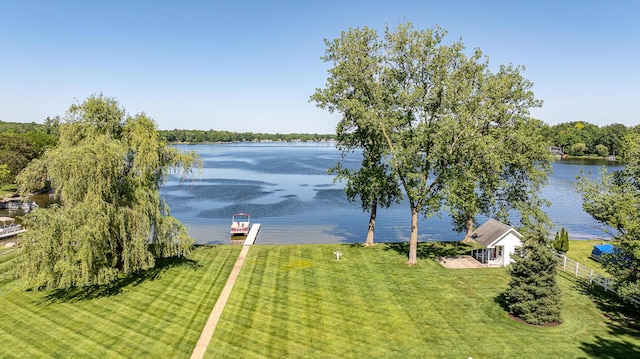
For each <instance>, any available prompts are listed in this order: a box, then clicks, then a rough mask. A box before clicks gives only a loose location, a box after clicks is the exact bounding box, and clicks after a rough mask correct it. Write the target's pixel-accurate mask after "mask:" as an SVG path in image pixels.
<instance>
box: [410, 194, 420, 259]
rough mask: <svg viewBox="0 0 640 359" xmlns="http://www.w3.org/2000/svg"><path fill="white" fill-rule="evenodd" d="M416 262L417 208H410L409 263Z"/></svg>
mask: <svg viewBox="0 0 640 359" xmlns="http://www.w3.org/2000/svg"><path fill="white" fill-rule="evenodd" d="M416 263H418V209H417V208H415V207H414V208H411V238H410V239H409V265H414V264H416Z"/></svg>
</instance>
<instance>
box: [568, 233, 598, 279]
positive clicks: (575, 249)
mask: <svg viewBox="0 0 640 359" xmlns="http://www.w3.org/2000/svg"><path fill="white" fill-rule="evenodd" d="M602 243H605V242H604V241H602V240H577V241H569V251H568V252H567V253H566V256H567V257H569V258H571V259H573V260H574V261H576V262H578V263H580V264H582V265H585V266H587V267H589V268H591V269H593V270H595V271H597V272H598V273H600V274H603V275H606V274H607V273H606V272H605V270H604V268H603V267H602V265H601V264H600V262H598V261H595V260H593V259H592V258H591V251H592V250H593V245H594V244H602Z"/></svg>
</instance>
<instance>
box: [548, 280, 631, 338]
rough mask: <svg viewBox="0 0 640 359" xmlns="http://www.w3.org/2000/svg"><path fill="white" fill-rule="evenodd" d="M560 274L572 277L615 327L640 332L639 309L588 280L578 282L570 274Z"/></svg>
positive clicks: (576, 284)
mask: <svg viewBox="0 0 640 359" xmlns="http://www.w3.org/2000/svg"><path fill="white" fill-rule="evenodd" d="M558 274H559V275H563V276H568V277H571V278H570V280H571V281H573V282H574V287H575V289H576V290H577V291H578V292H580V293H582V294H584V295H586V296H587V297H589V299H591V301H592V302H594V303H595V304H596V306H597V307H598V309H600V311H602V314H603V315H604V316H605V317H607V318H608V319H609V320H611V321H612V322H613V324H614V325H615V326H618V327H620V328H627V329H632V330H638V331H640V314H639V313H638V312H637V309H635V308H634V307H633V306H632V305H631V304H629V303H626V302H625V301H623V300H622V298H620V297H619V296H618V295H617V294H615V293H614V292H611V291H605V290H604V288H602V287H600V286H598V285H595V284H591V283H589V282H587V281H586V280H576V279H575V278H574V277H573V276H571V275H570V274H568V273H565V272H558Z"/></svg>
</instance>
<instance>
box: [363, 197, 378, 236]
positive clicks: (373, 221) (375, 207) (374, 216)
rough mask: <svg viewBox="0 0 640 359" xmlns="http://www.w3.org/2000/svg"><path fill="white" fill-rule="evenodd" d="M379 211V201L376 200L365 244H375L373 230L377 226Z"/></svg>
mask: <svg viewBox="0 0 640 359" xmlns="http://www.w3.org/2000/svg"><path fill="white" fill-rule="evenodd" d="M377 211H378V201H376V200H374V201H373V203H372V205H371V215H370V216H369V230H368V231H367V240H366V241H365V242H364V245H365V246H367V247H368V246H372V245H373V232H374V230H375V228H376V215H377V213H376V212H377Z"/></svg>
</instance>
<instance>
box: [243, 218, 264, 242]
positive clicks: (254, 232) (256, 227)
mask: <svg viewBox="0 0 640 359" xmlns="http://www.w3.org/2000/svg"><path fill="white" fill-rule="evenodd" d="M259 231H260V223H254V224H253V225H251V229H250V230H249V234H247V239H245V240H244V245H245V246H250V245H252V244H253V243H254V242H255V241H256V238H257V237H258V232H259Z"/></svg>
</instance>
